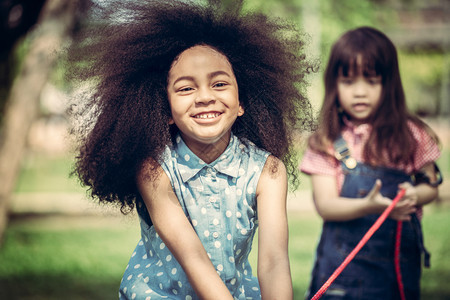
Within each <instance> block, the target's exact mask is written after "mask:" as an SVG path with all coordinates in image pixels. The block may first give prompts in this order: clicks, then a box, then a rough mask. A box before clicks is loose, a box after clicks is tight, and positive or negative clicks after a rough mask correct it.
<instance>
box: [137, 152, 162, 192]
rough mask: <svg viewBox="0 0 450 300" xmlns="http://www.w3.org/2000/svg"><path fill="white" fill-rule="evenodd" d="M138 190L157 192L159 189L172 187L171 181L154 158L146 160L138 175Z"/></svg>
mask: <svg viewBox="0 0 450 300" xmlns="http://www.w3.org/2000/svg"><path fill="white" fill-rule="evenodd" d="M136 181H137V185H138V188H139V189H140V190H141V191H142V190H143V189H146V190H148V189H150V190H156V189H157V188H158V187H161V186H165V185H170V180H169V178H168V176H167V175H166V174H165V172H164V170H163V168H162V167H161V165H160V164H159V163H158V162H157V161H156V160H155V159H153V158H151V157H150V158H148V159H147V160H145V161H144V162H143V163H142V165H141V167H140V169H139V171H138V173H137V174H136Z"/></svg>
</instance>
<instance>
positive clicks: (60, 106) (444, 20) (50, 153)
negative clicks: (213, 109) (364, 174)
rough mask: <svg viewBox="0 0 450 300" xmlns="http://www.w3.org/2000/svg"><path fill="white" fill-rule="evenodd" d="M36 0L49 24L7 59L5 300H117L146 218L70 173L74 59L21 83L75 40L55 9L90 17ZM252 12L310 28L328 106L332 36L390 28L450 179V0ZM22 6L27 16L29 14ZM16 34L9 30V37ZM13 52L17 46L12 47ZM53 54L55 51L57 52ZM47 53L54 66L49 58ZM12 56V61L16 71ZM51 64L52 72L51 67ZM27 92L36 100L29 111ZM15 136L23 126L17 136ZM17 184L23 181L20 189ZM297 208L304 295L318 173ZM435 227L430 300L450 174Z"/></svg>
mask: <svg viewBox="0 0 450 300" xmlns="http://www.w3.org/2000/svg"><path fill="white" fill-rule="evenodd" d="M30 2H32V1H18V0H17V1H10V0H8V1H4V0H2V1H0V8H1V12H2V14H1V16H2V18H3V17H4V16H7V21H8V22H9V23H8V22H6V23H5V22H2V24H3V25H2V26H4V27H5V28H6V27H8V26H9V28H12V27H13V25H15V24H18V22H19V21H20V17H21V16H26V14H25V13H24V12H26V11H27V9H28V7H29V3H30ZM34 2H35V4H36V2H40V3H42V6H40V7H37V6H35V7H33V8H32V9H34V11H38V12H39V14H37V17H38V19H37V21H36V22H37V24H36V25H33V26H31V27H30V28H29V29H28V30H27V31H26V33H23V34H21V36H20V39H17V40H15V41H14V43H12V44H11V46H10V47H9V49H7V50H8V53H7V55H6V54H4V53H3V52H4V51H3V50H5V49H3V48H2V56H1V58H2V66H1V68H0V71H1V72H2V74H1V76H2V78H1V79H2V81H1V86H0V89H1V91H0V97H1V98H0V101H1V103H2V104H1V110H0V113H1V115H0V121H1V122H2V124H3V125H2V127H1V132H0V138H1V144H0V145H1V147H0V175H1V177H0V180H1V181H0V208H1V206H2V205H4V206H5V207H6V208H7V211H6V214H5V215H6V217H7V218H6V220H7V221H6V222H5V224H7V226H6V228H5V230H4V234H3V237H2V242H1V248H0V299H61V298H64V299H114V298H117V291H118V285H119V283H120V279H121V277H122V274H123V271H124V268H125V266H126V264H127V262H128V259H129V257H130V255H131V253H132V251H133V249H134V247H135V245H136V243H137V241H138V239H139V235H140V231H139V225H138V222H137V217H136V215H135V214H130V215H127V216H123V215H121V214H120V213H119V212H118V209H117V208H114V207H105V206H99V205H98V204H96V203H94V202H93V201H91V200H90V199H88V198H87V196H86V192H85V190H84V189H83V188H82V187H80V185H79V184H78V181H77V180H76V178H73V177H70V176H69V174H70V171H71V168H72V164H73V158H74V152H73V145H72V144H71V138H70V135H69V134H68V128H69V124H70V119H69V118H68V117H67V115H66V111H67V108H68V107H67V106H68V103H69V101H70V98H71V94H72V93H74V91H73V90H72V87H71V86H70V85H69V84H68V83H67V82H66V81H65V80H64V63H63V62H64V56H63V55H60V56H58V57H56V58H54V59H55V61H54V62H52V63H48V65H45V64H44V65H43V64H41V65H39V64H37V65H38V66H41V69H40V70H39V71H38V72H37V75H36V76H37V77H36V78H33V81H32V84H28V85H27V81H24V80H22V81H21V79H23V77H24V73H25V72H24V71H23V69H25V68H30V66H35V65H33V64H30V63H29V62H28V61H27V59H29V57H32V58H33V55H36V49H37V48H39V47H42V46H40V44H39V43H37V42H36V41H39V39H40V38H41V37H42V36H43V35H44V36H45V35H46V34H47V35H48V36H52V35H55V36H57V37H58V38H59V40H60V41H59V44H55V45H56V46H54V47H55V48H51V46H52V45H53V44H51V43H48V41H49V40H48V39H47V40H46V41H47V42H46V43H44V44H45V45H48V47H49V48H51V49H53V50H51V51H50V52H48V55H49V57H50V56H51V57H54V56H55V53H58V49H60V48H61V47H63V45H64V44H65V43H68V42H70V30H68V31H64V32H61V31H60V32H58V31H53V30H54V29H55V28H62V27H63V26H62V25H61V24H62V23H58V22H56V21H55V20H57V16H56V15H57V14H56V13H48V10H50V9H52V8H53V9H55V10H54V11H53V12H55V11H58V12H59V13H60V14H62V16H63V17H64V18H63V19H64V20H66V22H67V20H68V19H70V18H67V15H64V14H70V13H72V14H73V12H75V11H76V12H77V13H79V14H82V12H83V10H82V9H80V8H83V7H84V6H83V3H84V1H82V0H76V1H75V0H74V1H62V0H46V1H44V0H41V1H34ZM203 2H205V3H206V2H208V1H203ZM209 2H219V3H221V4H222V5H224V6H225V7H233V6H234V5H236V1H233V0H227V1H214V0H210V1H209ZM68 3H70V5H72V6H70V5H69V4H68ZM27 5H28V6H27ZM58 5H59V6H58ZM58 7H59V10H56V8H58ZM243 8H244V10H250V9H251V10H261V11H264V12H266V13H269V14H270V15H271V16H274V17H283V18H287V19H290V20H291V21H292V22H294V23H296V24H297V25H298V26H299V27H300V28H302V29H303V30H304V31H305V32H306V34H307V36H306V38H307V40H308V45H307V48H306V52H307V54H308V56H309V57H310V59H313V60H316V61H318V62H319V63H320V68H319V70H318V72H317V73H315V74H312V75H309V77H308V80H309V82H310V86H309V87H308V94H309V98H310V100H311V102H312V104H313V107H314V108H315V109H316V110H318V109H319V108H320V104H321V101H322V97H323V84H322V74H323V73H322V72H323V70H324V67H325V65H326V62H327V57H328V53H329V50H330V47H331V45H332V43H333V42H334V41H335V40H336V39H337V38H338V37H339V36H340V35H341V34H342V33H343V32H345V31H346V30H348V29H352V28H355V27H357V26H362V25H369V26H374V27H377V28H379V29H381V30H383V31H384V32H385V33H386V34H387V35H388V36H389V37H390V38H391V39H392V40H393V42H394V44H395V45H396V46H397V48H398V50H399V61H400V70H401V76H402V80H403V83H404V88H405V93H406V96H407V102H408V106H409V108H410V110H411V111H412V112H414V113H416V114H418V115H419V116H421V117H422V118H423V119H424V120H425V121H426V122H427V123H428V124H429V125H430V126H431V127H432V128H433V129H434V130H435V131H436V132H437V134H438V136H439V137H440V139H441V149H442V156H441V158H440V159H439V161H438V164H439V167H440V168H441V170H442V172H443V175H444V178H449V176H450V98H449V91H450V83H449V80H450V79H449V77H450V68H449V67H450V62H449V29H450V15H449V13H450V1H448V0H430V1H425V0H423V1H419V0H341V1H337V0H317V1H311V0H265V1H259V0H248V1H245V2H244V7H243ZM46 10H47V11H46ZM18 11H19V12H20V11H21V12H22V15H20V14H19V15H18V13H17V12H18ZM5 12H6V13H8V14H5ZM49 15H50V17H49ZM55 16H56V17H55ZM52 18H53V19H52ZM74 18H76V16H75V17H74ZM48 20H50V21H48ZM71 20H73V22H74V23H76V20H74V19H71ZM2 21H3V19H2ZM14 22H15V23H14ZM5 24H6V25H5ZM67 26H73V24H72V25H67ZM44 29H45V30H44ZM2 30H4V28H2ZM46 30H47V31H46ZM5 32H6V31H4V32H2V35H1V37H2V40H3V38H4V37H5V36H6V35H5ZM48 36H47V38H48ZM55 39H56V38H55ZM55 39H54V40H55ZM50 41H51V39H50ZM2 47H5V44H4V43H3V42H2ZM44 48H45V47H44ZM41 51H44V53H45V49H44V50H42V49H41ZM41 53H42V52H41ZM38 54H39V53H38ZM40 60H42V61H44V62H45V61H46V58H42V57H41V58H40ZM47 60H49V59H47ZM4 61H7V65H6V66H7V67H5V64H4ZM45 66H47V70H48V72H46V71H45V70H44V67H45ZM28 71H29V70H28ZM6 73H7V74H6ZM28 73H30V72H28ZM6 75H8V76H9V80H3V79H4V77H8V76H6ZM11 77H12V78H14V80H12V79H11ZM24 82H25V83H24ZM36 82H40V85H36ZM15 89H17V90H19V91H20V94H25V95H27V97H28V99H26V101H28V102H25V104H22V105H24V106H22V110H21V109H20V107H21V106H20V103H19V102H20V101H21V100H20V99H19V100H17V99H16V98H18V96H16V94H15V93H14V90H15ZM33 91H34V94H33V93H31V92H33ZM28 92H29V93H28ZM36 95H37V96H36ZM32 97H35V98H36V97H37V99H36V100H33V99H32ZM16 102H18V103H19V104H18V107H19V108H18V111H19V113H18V114H17V113H16V114H15V115H14V117H11V118H12V119H13V121H14V120H15V122H16V123H20V124H24V123H27V124H29V126H28V127H26V128H25V129H20V130H19V129H15V131H14V130H12V129H10V127H13V128H16V127H14V126H15V125H14V124H15V123H14V122H12V121H10V123H8V120H9V119H8V114H9V110H11V107H15V104H14V103H16ZM33 102H35V103H36V105H35V109H34V112H31V113H30V112H28V110H29V109H30V107H33V105H34V104H32V103H33ZM11 124H12V125H11ZM8 126H9V127H8ZM17 128H21V127H17ZM8 131H12V133H9V135H8ZM22 131H23V132H22ZM9 136H12V137H14V138H15V139H16V140H15V139H13V138H8V137H9ZM20 136H23V143H22V144H20V141H17V139H18V138H20ZM306 136H307V135H306V134H303V135H301V134H299V141H298V151H299V155H301V153H302V151H303V150H304V146H305V139H306ZM18 144H20V145H22V146H21V147H20V148H15V150H13V152H14V153H15V154H17V155H16V158H10V159H6V160H7V161H8V163H13V162H14V160H17V164H16V165H17V167H15V165H14V164H11V165H7V164H6V163H3V165H2V158H1V157H2V155H3V153H4V152H5V151H4V150H3V149H5V148H8V146H10V145H16V146H17V145H18ZM4 165H6V166H9V167H3V166H4ZM1 168H4V169H6V170H7V171H2V170H1ZM13 169H14V170H15V169H17V171H16V172H14V170H13ZM8 182H12V183H10V184H8ZM8 185H10V186H12V187H11V188H9V189H8ZM5 203H6V204H5ZM288 209H289V226H290V244H289V251H290V259H291V269H292V276H293V283H294V293H295V299H303V295H304V293H305V291H306V289H307V286H308V281H309V276H310V270H311V267H312V262H313V255H314V249H315V246H316V243H317V239H318V237H319V234H320V228H321V219H320V218H319V217H318V215H317V213H316V212H315V210H314V206H313V203H312V199H311V190H310V183H309V179H308V178H307V177H305V176H303V175H301V185H300V187H299V189H298V190H297V191H296V192H292V193H290V194H289V197H288ZM423 227H424V234H425V241H426V245H427V247H428V249H429V251H430V252H431V253H432V257H431V268H430V269H424V270H423V280H422V298H423V299H432V300H434V299H450V285H449V284H448V282H449V280H450V260H449V259H448V257H449V256H450V237H449V233H448V228H449V227H450V184H449V183H448V182H446V181H444V184H443V185H441V186H440V197H439V199H438V200H437V201H435V202H434V203H432V204H430V205H428V206H427V207H426V208H425V215H424V220H423ZM0 236H1V234H0ZM254 247H255V248H254V250H253V252H252V256H251V262H252V265H253V266H254V269H256V253H257V249H256V244H255V246H254Z"/></svg>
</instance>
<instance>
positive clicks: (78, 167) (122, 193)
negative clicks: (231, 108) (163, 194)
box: [69, 1, 313, 212]
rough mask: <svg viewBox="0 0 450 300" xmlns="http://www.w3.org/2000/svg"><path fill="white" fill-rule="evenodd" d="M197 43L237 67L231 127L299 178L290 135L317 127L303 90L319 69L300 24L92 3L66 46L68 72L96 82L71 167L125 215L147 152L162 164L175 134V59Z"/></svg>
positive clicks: (149, 5) (175, 5)
mask: <svg viewBox="0 0 450 300" xmlns="http://www.w3.org/2000/svg"><path fill="white" fill-rule="evenodd" d="M241 4H242V3H241ZM241 7H242V5H241ZM199 44H202V45H209V46H211V47H213V48H215V49H217V50H218V51H220V52H221V53H222V54H224V55H225V56H226V57H227V58H228V60H229V62H230V63H231V65H232V68H233V71H234V73H235V76H236V79H237V82H238V85H239V99H240V101H241V104H242V105H243V107H244V109H245V114H244V115H243V116H242V117H240V118H238V120H237V121H236V122H235V124H234V125H233V128H232V131H233V133H234V134H235V135H236V136H238V137H240V138H247V139H248V140H250V141H252V142H253V143H255V144H256V145H257V146H258V147H260V148H262V149H265V150H267V151H268V152H270V153H272V155H274V156H276V157H278V158H280V159H281V160H282V161H283V162H284V163H285V165H286V167H287V169H288V172H289V174H290V175H291V176H290V178H291V181H292V182H293V183H296V182H297V181H298V179H297V176H296V175H295V174H296V169H297V162H296V161H295V155H293V152H292V148H291V147H292V135H293V134H294V132H295V131H296V130H299V129H300V130H303V129H305V128H307V127H308V128H309V127H310V126H311V124H312V114H313V113H312V109H311V105H310V103H309V101H308V100H307V98H306V97H305V94H304V93H305V91H304V89H305V87H306V85H307V84H306V82H305V75H306V73H307V72H308V71H309V70H310V69H311V67H312V66H311V64H310V63H309V62H308V61H307V60H306V59H305V55H304V54H303V46H304V43H303V35H302V34H301V33H300V32H299V31H298V30H297V29H296V28H295V27H294V26H292V25H291V24H288V23H285V22H283V21H281V20H278V19H275V18H269V17H268V16H266V15H263V14H261V13H255V12H246V13H243V12H241V11H239V10H235V11H229V10H225V9H220V7H217V6H203V5H200V4H193V3H188V2H181V1H139V2H138V1H135V2H130V1H127V2H122V3H121V2H119V1H117V2H115V1H113V2H112V3H109V4H108V6H105V7H97V8H95V9H93V10H92V13H91V15H90V17H89V18H87V19H86V24H84V26H83V27H82V29H81V30H80V32H79V34H78V36H77V38H76V39H75V41H74V42H73V43H72V46H71V49H70V51H69V54H70V55H69V61H70V62H71V70H70V72H69V74H70V76H72V78H71V79H76V80H78V81H81V82H88V83H89V84H90V85H91V86H93V88H92V92H91V93H90V95H89V99H87V100H83V103H84V104H79V105H78V106H81V107H82V109H81V111H80V112H79V114H80V116H81V120H82V125H81V127H80V128H79V129H78V133H83V134H80V135H78V136H77V137H78V139H79V140H78V142H79V143H78V145H79V152H78V155H77V157H76V163H75V168H74V173H75V174H76V175H77V176H78V177H79V179H80V180H81V183H82V184H83V185H85V186H88V187H89V192H90V196H92V197H93V198H97V199H98V200H100V202H106V203H109V202H111V203H116V204H119V205H120V206H121V209H122V212H126V211H129V210H131V209H132V208H133V207H134V205H135V202H136V199H140V196H139V192H138V190H137V187H136V174H137V172H138V171H139V170H140V168H141V167H142V165H143V163H144V161H146V160H147V159H149V158H153V159H155V160H156V161H159V160H160V158H161V157H160V156H161V154H162V152H163V150H164V148H165V146H166V145H170V144H171V143H172V141H173V138H174V135H175V134H176V132H177V128H176V127H174V126H175V125H169V117H170V107H169V102H168V99H167V92H166V88H167V76H168V72H169V69H170V66H171V64H172V62H173V61H174V59H175V58H176V57H177V56H178V55H179V54H180V53H181V52H183V51H184V50H186V49H188V48H190V47H193V46H195V45H199ZM77 151H78V150H77ZM294 186H295V184H294Z"/></svg>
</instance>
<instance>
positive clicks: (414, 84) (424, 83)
mask: <svg viewBox="0 0 450 300" xmlns="http://www.w3.org/2000/svg"><path fill="white" fill-rule="evenodd" d="M399 64H400V73H401V75H402V81H403V88H404V89H405V93H406V95H407V101H408V107H409V109H410V110H411V111H413V112H415V113H417V114H419V115H432V116H433V115H436V114H438V112H439V108H440V107H439V102H438V101H433V100H436V99H439V98H440V97H441V95H440V93H441V87H442V77H443V73H444V55H443V54H442V53H436V52H434V53H430V52H427V53H425V52H418V53H410V52H409V53H408V52H404V51H401V52H399Z"/></svg>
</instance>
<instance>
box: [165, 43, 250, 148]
mask: <svg viewBox="0 0 450 300" xmlns="http://www.w3.org/2000/svg"><path fill="white" fill-rule="evenodd" d="M167 94H168V98H169V104H170V108H171V112H172V117H171V120H170V124H176V126H177V127H178V129H179V130H180V132H181V136H182V138H183V140H184V141H185V143H186V145H187V146H188V147H189V148H190V149H191V150H192V151H193V152H194V153H196V152H197V151H195V150H196V149H197V150H199V151H201V149H204V148H205V146H211V145H213V146H214V145H217V146H218V147H220V148H223V150H225V148H226V146H227V145H228V142H229V139H230V132H231V126H232V125H233V123H234V122H235V120H236V118H237V117H238V116H242V115H243V114H244V109H243V108H242V106H241V105H240V103H239V96H238V85H237V82H236V77H235V76H234V73H233V69H232V67H231V65H230V63H229V61H228V59H227V58H226V57H225V56H224V55H223V54H221V53H219V52H218V51H216V50H214V49H213V48H211V47H208V46H200V45H198V46H194V47H192V48H189V49H187V50H185V51H184V52H182V53H181V54H180V55H179V57H178V58H177V59H176V60H175V61H174V62H173V64H172V67H171V69H170V71H169V75H168V84H167ZM196 154H197V153H196Z"/></svg>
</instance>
